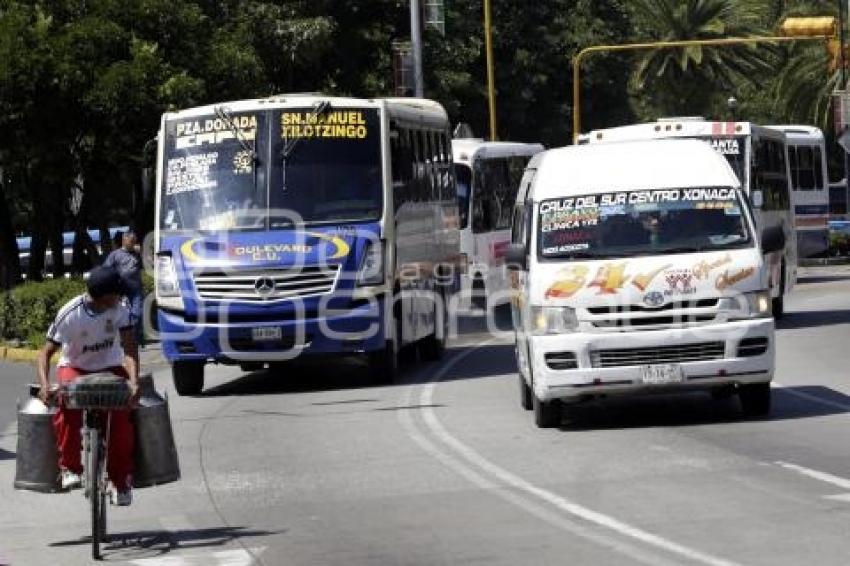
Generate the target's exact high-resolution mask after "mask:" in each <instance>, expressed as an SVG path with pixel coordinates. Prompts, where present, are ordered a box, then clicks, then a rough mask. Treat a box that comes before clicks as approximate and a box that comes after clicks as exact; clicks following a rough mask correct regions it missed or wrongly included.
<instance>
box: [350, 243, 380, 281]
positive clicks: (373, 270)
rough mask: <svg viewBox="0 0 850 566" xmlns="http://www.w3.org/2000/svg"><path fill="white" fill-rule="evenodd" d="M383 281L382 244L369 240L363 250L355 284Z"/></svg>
mask: <svg viewBox="0 0 850 566" xmlns="http://www.w3.org/2000/svg"><path fill="white" fill-rule="evenodd" d="M383 282H384V246H383V245H382V244H381V242H379V241H370V242H367V244H366V249H365V250H364V251H363V258H362V259H361V260H360V269H358V270H357V286H358V287H365V286H367V285H381V284H383Z"/></svg>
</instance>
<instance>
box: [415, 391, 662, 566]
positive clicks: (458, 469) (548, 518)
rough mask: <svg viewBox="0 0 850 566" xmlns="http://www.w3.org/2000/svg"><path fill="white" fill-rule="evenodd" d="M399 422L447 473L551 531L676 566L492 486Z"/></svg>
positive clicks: (654, 563)
mask: <svg viewBox="0 0 850 566" xmlns="http://www.w3.org/2000/svg"><path fill="white" fill-rule="evenodd" d="M413 389H414V388H413V387H410V388H408V390H407V395H406V399H407V401H408V402H412V396H413ZM399 420H400V421H401V423H402V425H403V426H404V428H405V430H406V432H407V434H408V436H409V437H410V438H412V439H413V441H414V442H415V443H416V444H418V445H419V447H420V448H421V449H422V450H423V451H425V452H426V453H427V454H428V455H430V456H431V457H433V458H434V459H436V460H437V461H438V462H440V463H441V464H443V465H444V466H446V467H447V468H449V469H450V470H452V471H454V472H455V473H457V474H458V475H459V476H461V477H463V478H465V479H466V480H468V481H469V482H470V483H472V484H473V485H475V486H476V487H478V488H479V489H481V490H483V491H487V492H489V493H492V494H495V495H497V496H498V497H500V498H502V499H504V500H505V501H507V502H508V503H511V504H513V505H516V506H517V507H519V508H521V509H523V510H524V511H526V512H527V513H529V514H531V515H534V516H535V517H537V518H538V519H541V520H543V521H544V522H546V523H549V524H550V525H552V526H553V527H555V528H558V529H561V530H564V531H566V532H568V533H571V534H573V535H576V536H578V537H580V538H584V539H587V540H590V541H591V542H594V543H596V544H598V545H600V546H603V547H605V548H608V549H609V550H613V551H616V552H619V553H621V554H623V555H625V556H626V557H628V558H629V559H630V560H631V561H632V562H635V561H636V562H641V563H643V564H648V565H651V566H676V565H677V564H678V563H676V562H671V561H669V560H666V559H664V558H662V557H659V556H655V555H653V554H651V553H649V552H647V551H646V550H644V549H642V548H639V547H637V546H635V545H633V544H630V543H628V542H625V541H619V540H616V539H613V538H611V537H610V536H607V535H605V534H603V533H597V532H594V531H592V530H591V529H590V528H588V527H586V526H584V525H581V524H579V523H577V522H575V521H570V520H569V519H567V518H566V517H564V516H563V515H559V514H558V513H556V512H554V511H552V510H550V509H548V508H545V507H543V506H541V505H538V504H536V503H534V502H533V501H531V500H529V499H527V498H525V497H523V496H522V495H521V494H519V493H517V492H516V491H514V490H511V489H508V488H506V487H502V486H500V485H498V484H496V483H494V482H493V481H492V480H490V479H488V478H486V477H484V476H483V475H481V474H480V473H478V472H477V471H475V470H474V469H473V468H472V467H470V466H468V465H466V464H464V463H463V462H462V461H460V460H458V459H457V458H456V457H454V456H451V455H449V454H447V453H446V452H445V451H444V450H441V449H440V448H438V447H437V446H435V445H434V443H432V442H431V441H430V440H429V439H428V438H427V437H426V436H425V435H424V434H422V433H421V432H420V431H419V428H418V427H417V426H416V424H415V423H414V420H413V415H412V414H411V413H409V412H402V413H399Z"/></svg>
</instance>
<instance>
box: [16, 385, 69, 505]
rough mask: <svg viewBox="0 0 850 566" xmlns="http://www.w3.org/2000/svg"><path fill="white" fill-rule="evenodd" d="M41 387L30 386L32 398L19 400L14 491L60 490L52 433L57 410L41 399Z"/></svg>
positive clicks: (54, 437) (53, 433)
mask: <svg viewBox="0 0 850 566" xmlns="http://www.w3.org/2000/svg"><path fill="white" fill-rule="evenodd" d="M39 389H40V388H39V386H38V385H37V384H32V385H30V389H29V398H28V399H26V400H25V401H24V402H23V404H22V403H21V401H20V400H18V447H17V456H16V462H15V489H28V490H31V491H40V492H44V493H51V492H55V491H59V450H58V448H57V446H56V433H55V431H54V430H53V415H55V414H56V408H55V407H48V406H47V405H45V404H44V403H42V402H41V400H40V399H39V398H38V392H39Z"/></svg>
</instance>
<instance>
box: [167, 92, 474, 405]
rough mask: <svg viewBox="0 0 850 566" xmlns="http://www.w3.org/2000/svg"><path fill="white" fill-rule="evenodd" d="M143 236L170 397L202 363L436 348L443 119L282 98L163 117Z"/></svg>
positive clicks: (450, 247)
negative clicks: (148, 229)
mask: <svg viewBox="0 0 850 566" xmlns="http://www.w3.org/2000/svg"><path fill="white" fill-rule="evenodd" d="M158 171H159V174H158V178H157V184H158V186H157V193H156V194H157V197H156V215H157V218H158V221H157V225H156V228H155V253H156V261H155V269H154V276H155V280H156V300H157V307H158V321H159V328H160V332H161V335H160V338H161V340H162V346H163V353H164V355H165V357H166V358H167V359H168V360H169V362H170V363H171V365H172V370H173V377H174V382H175V388H176V390H177V392H178V393H179V394H195V393H198V392H200V391H201V390H202V389H203V383H204V366H205V364H207V363H208V362H215V363H224V364H238V365H241V366H243V367H246V368H248V367H256V366H257V365H265V364H273V363H276V362H282V361H285V360H288V359H292V358H293V357H296V356H298V355H302V354H304V355H321V356H330V355H336V354H361V355H365V356H366V357H367V358H368V361H369V365H370V371H371V373H372V375H373V376H374V378H375V379H376V381H380V382H389V381H391V380H392V379H393V378H394V376H395V375H396V372H397V367H398V354H399V351H400V349H401V348H403V347H406V346H413V345H415V346H416V347H418V348H419V349H420V353H421V354H422V355H423V357H425V358H429V359H434V358H437V357H439V356H440V355H441V353H442V350H443V348H444V345H445V340H446V334H447V327H448V316H447V313H446V303H447V302H448V301H447V299H449V298H450V297H451V295H453V294H454V293H455V292H456V290H457V285H458V283H457V281H458V263H459V257H460V253H459V231H458V225H459V220H458V209H457V196H456V184H455V178H454V173H453V170H452V150H451V137H450V130H449V120H448V117H447V115H446V112H445V110H444V109H443V108H442V106H440V105H439V104H437V103H435V102H432V101H428V100H420V99H371V100H363V99H354V98H333V97H325V96H321V95H282V96H277V97H273V98H269V99H259V100H243V101H236V102H230V103H225V104H219V105H212V106H205V107H200V108H193V109H189V110H184V111H181V112H177V113H169V114H166V115H164V116H163V119H162V124H161V130H160V134H159V154H158Z"/></svg>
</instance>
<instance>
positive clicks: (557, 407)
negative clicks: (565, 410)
mask: <svg viewBox="0 0 850 566" xmlns="http://www.w3.org/2000/svg"><path fill="white" fill-rule="evenodd" d="M531 401H532V406H533V409H534V424H536V425H537V428H555V427H556V426H558V425H560V424H561V408H562V406H563V403H562V402H561V400H560V399H552V400H551V401H541V400H540V399H539V398H538V397H537V395H533V396H532V399H531Z"/></svg>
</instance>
